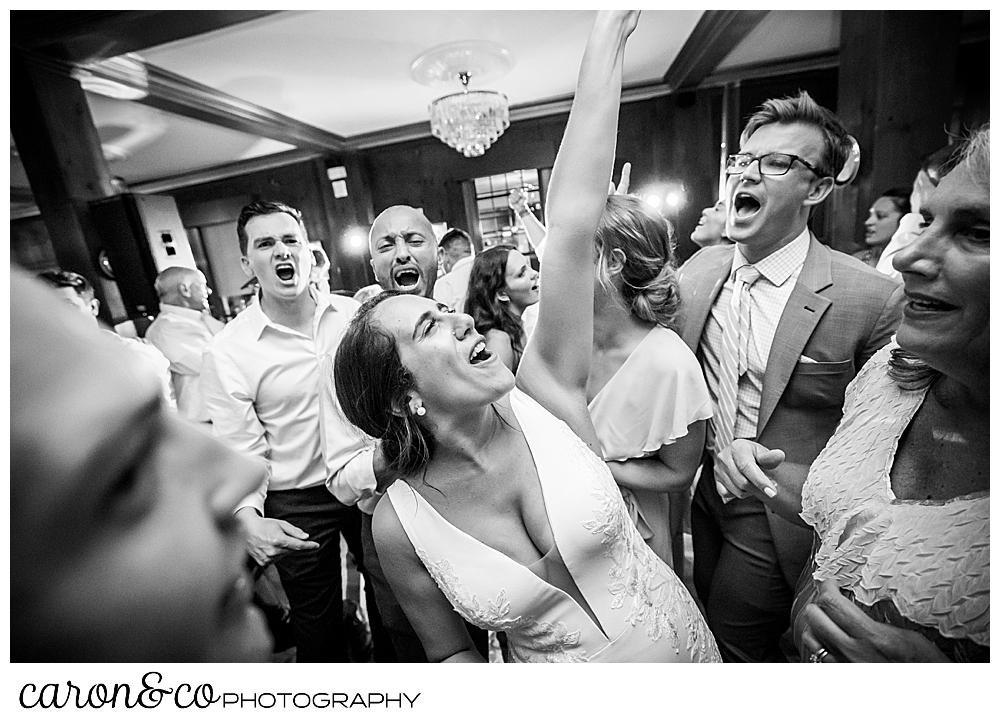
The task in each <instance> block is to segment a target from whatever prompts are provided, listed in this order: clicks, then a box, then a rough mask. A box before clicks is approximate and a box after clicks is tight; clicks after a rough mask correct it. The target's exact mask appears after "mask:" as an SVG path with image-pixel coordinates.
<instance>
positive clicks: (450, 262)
mask: <svg viewBox="0 0 1000 723" xmlns="http://www.w3.org/2000/svg"><path fill="white" fill-rule="evenodd" d="M438 249H439V251H440V253H441V261H442V264H441V265H442V267H443V268H444V270H445V275H444V276H442V277H441V278H440V279H438V280H437V283H436V284H434V299H435V300H437V301H440V302H441V303H442V304H446V305H447V306H448V308H450V309H454V310H455V311H463V312H464V311H465V298H466V296H468V293H469V274H471V273H472V262H473V261H474V260H475V255H474V254H473V253H472V239H470V238H469V234H467V233H466V232H465V231H463V230H462V229H460V228H452V229H448V231H446V232H445V234H444V236H442V237H441V242H440V243H439V244H438Z"/></svg>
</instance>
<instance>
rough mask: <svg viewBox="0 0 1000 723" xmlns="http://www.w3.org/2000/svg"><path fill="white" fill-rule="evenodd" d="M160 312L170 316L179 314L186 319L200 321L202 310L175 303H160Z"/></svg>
mask: <svg viewBox="0 0 1000 723" xmlns="http://www.w3.org/2000/svg"><path fill="white" fill-rule="evenodd" d="M160 313H161V314H170V315H171V316H179V317H181V318H182V319H187V320H188V321H197V322H199V323H201V319H202V314H203V312H201V311H198V310H197V309H189V308H188V307H186V306H176V305H175V304H164V303H161V304H160Z"/></svg>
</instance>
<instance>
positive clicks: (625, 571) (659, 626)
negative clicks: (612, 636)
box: [581, 442, 714, 658]
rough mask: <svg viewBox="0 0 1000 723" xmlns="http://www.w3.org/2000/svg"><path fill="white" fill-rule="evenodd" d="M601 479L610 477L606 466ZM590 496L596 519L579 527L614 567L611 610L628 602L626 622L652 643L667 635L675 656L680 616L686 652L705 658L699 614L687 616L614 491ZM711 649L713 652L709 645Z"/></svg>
mask: <svg viewBox="0 0 1000 723" xmlns="http://www.w3.org/2000/svg"><path fill="white" fill-rule="evenodd" d="M581 444H582V442H581ZM595 460H596V458H595ZM604 474H607V475H610V472H609V471H607V468H606V467H605V468H604ZM597 478H598V479H600V477H597ZM591 496H592V497H593V498H595V499H596V500H597V503H598V504H597V505H596V507H595V510H594V511H595V513H596V514H597V518H596V519H594V520H588V521H586V522H584V523H583V527H584V529H586V530H588V531H590V533H591V534H594V535H600V536H601V545H602V546H603V548H604V556H605V557H607V558H609V559H610V560H611V561H612V563H613V564H612V565H611V567H610V568H609V569H608V575H609V576H610V577H611V579H612V580H611V583H610V584H609V585H608V590H609V592H610V593H611V595H612V596H613V601H612V604H611V607H612V608H615V609H617V608H621V607H622V606H623V605H624V604H625V602H626V600H630V604H631V608H630V610H629V613H628V617H627V618H626V621H627V622H628V623H630V624H632V625H644V626H645V627H646V634H647V635H648V636H649V639H650V640H652V641H653V642H656V641H658V640H659V639H660V637H661V636H663V635H664V634H666V636H667V640H668V641H669V643H670V645H671V646H672V647H673V648H674V651H675V652H677V653H679V652H680V641H679V636H678V633H677V627H676V625H675V621H676V618H677V616H678V612H679V611H680V614H681V616H682V617H683V621H682V622H683V624H684V628H685V630H686V631H687V636H686V637H687V650H688V652H689V653H691V654H692V656H693V657H695V658H699V657H704V658H707V657H710V656H711V654H712V651H710V649H709V645H708V643H707V642H706V639H707V638H709V637H710V635H711V634H710V633H708V631H707V630H705V629H704V621H703V620H702V618H701V616H700V614H699V615H698V617H697V618H696V617H695V616H694V615H692V614H691V610H697V607H696V606H695V603H694V600H693V599H692V598H691V595H690V594H689V593H688V591H687V589H686V588H685V587H684V585H683V583H681V582H680V580H679V579H677V578H676V575H674V574H673V573H672V572H670V571H669V570H668V568H666V565H665V563H663V562H662V561H661V560H660V559H659V558H658V557H657V556H656V554H655V553H654V552H653V551H652V550H651V549H650V547H649V546H648V545H647V544H646V543H645V542H643V540H642V536H641V535H640V534H639V531H638V530H637V529H636V528H635V526H634V525H633V524H632V521H631V519H630V518H629V515H628V509H627V507H626V506H625V503H624V502H623V500H622V497H621V494H620V493H619V492H618V487H617V486H612V485H604V486H600V487H598V488H596V489H595V490H594V491H593V492H592V493H591ZM668 576H669V577H668ZM671 577H673V578H674V579H670V578H671ZM711 647H712V649H713V650H714V646H711ZM696 650H697V654H695V652H696Z"/></svg>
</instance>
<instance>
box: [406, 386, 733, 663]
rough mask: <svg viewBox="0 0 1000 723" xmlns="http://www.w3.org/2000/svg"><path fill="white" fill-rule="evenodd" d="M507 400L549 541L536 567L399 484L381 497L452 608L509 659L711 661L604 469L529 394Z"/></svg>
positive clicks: (688, 611) (705, 632)
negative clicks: (504, 647) (503, 639)
mask: <svg viewBox="0 0 1000 723" xmlns="http://www.w3.org/2000/svg"><path fill="white" fill-rule="evenodd" d="M510 399H511V407H512V408H513V410H514V414H515V415H516V417H517V421H518V423H519V424H520V426H521V429H522V430H523V432H524V436H525V438H526V439H527V442H528V446H529V448H530V449H531V454H532V456H533V457H534V460H535V465H536V468H537V470H538V478H539V480H540V484H541V487H542V495H543V499H544V501H545V509H546V513H547V515H548V521H549V525H550V527H551V529H552V535H553V538H554V540H555V545H554V547H553V549H552V550H551V551H550V552H549V554H548V555H546V558H543V559H542V560H539V561H538V562H536V563H534V564H532V565H531V567H525V566H524V565H521V564H520V563H517V562H515V561H514V560H512V559H510V558H509V557H507V556H506V555H504V554H503V553H501V552H498V551H497V550H494V549H493V548H491V547H489V546H487V545H485V544H483V543H482V542H480V541H478V540H477V539H475V538H473V537H471V536H470V535H468V534H466V533H465V532H463V531H461V530H460V529H458V528H457V527H455V526H454V525H452V524H451V523H450V522H448V521H447V520H446V519H445V518H444V517H442V516H441V515H440V514H439V513H438V512H437V511H436V510H435V509H434V508H433V507H432V506H431V505H430V504H428V503H427V502H426V501H425V500H424V499H423V498H422V497H421V496H420V494H419V492H417V491H416V490H414V489H413V488H411V487H410V486H409V485H408V484H406V483H405V482H403V481H401V480H400V481H396V482H395V483H394V484H393V485H392V486H391V487H390V488H389V491H388V496H389V500H390V501H391V503H392V505H393V508H394V509H395V511H396V514H397V516H398V517H399V521H400V523H401V524H402V526H403V529H404V530H405V531H406V534H407V535H408V537H409V539H410V542H411V543H412V544H413V547H414V549H415V550H416V552H417V555H418V556H419V557H420V559H421V561H422V562H423V564H424V566H425V567H426V568H427V570H428V572H429V573H430V574H431V576H432V577H433V578H434V580H435V582H437V584H438V587H440V588H441V590H442V592H444V594H445V596H446V597H447V598H448V600H449V601H450V602H451V604H452V605H453V606H454V607H455V610H457V611H458V612H459V613H460V614H461V615H462V617H464V618H465V619H466V620H468V621H469V622H470V623H472V624H473V625H476V626H478V627H480V628H483V629H486V630H492V631H504V632H505V633H506V635H507V641H508V646H509V652H510V657H511V658H512V660H513V661H516V662H720V658H719V652H718V649H717V648H716V645H715V640H714V638H713V637H712V634H711V632H709V629H708V626H707V625H706V624H705V620H704V618H702V616H701V613H700V612H699V610H698V607H697V606H696V605H695V602H694V600H693V599H692V598H691V595H690V594H689V593H688V591H687V589H686V588H685V587H684V585H683V583H682V582H681V581H680V580H679V579H678V578H677V576H676V575H675V574H674V572H673V571H672V570H671V569H670V568H669V567H668V566H667V565H666V564H665V563H664V562H663V561H662V560H660V558H658V557H657V556H656V555H655V554H654V553H653V551H652V550H650V548H649V547H648V546H647V545H646V544H645V543H644V542H643V540H642V537H641V536H640V534H639V531H638V530H637V529H636V527H635V525H634V524H633V523H632V521H631V520H630V519H629V514H628V511H627V509H626V507H625V503H624V502H623V501H622V496H621V492H620V491H619V489H618V485H616V484H615V481H614V478H613V477H612V476H611V472H610V470H609V469H608V467H607V465H606V464H604V462H602V461H601V460H600V459H599V458H598V457H597V456H596V455H595V454H594V453H593V452H592V451H591V450H590V449H589V448H588V447H587V445H586V444H584V442H583V441H582V440H581V439H580V438H579V437H577V436H576V434H574V433H573V431H572V430H571V429H570V428H569V427H568V426H567V425H566V424H565V423H564V422H562V421H561V420H559V419H557V418H556V417H554V416H553V415H552V414H550V413H549V412H548V411H547V410H546V409H544V408H543V407H542V406H541V405H539V404H538V403H537V402H536V401H534V400H533V399H532V398H531V397H529V396H528V395H526V394H524V393H523V392H521V391H519V390H517V389H515V390H514V391H513V392H511V396H510ZM539 573H544V577H543V576H541V575H540V574H539ZM547 580H557V581H559V580H562V581H565V584H562V585H560V586H559V587H557V586H555V585H553V584H551V583H550V582H548V581H547ZM565 588H570V590H569V592H567V590H566V589H565ZM573 588H575V589H573ZM574 596H576V597H574ZM580 598H582V600H583V602H585V605H581V604H580V602H579V601H578V600H579V599H580ZM588 608H589V611H588Z"/></svg>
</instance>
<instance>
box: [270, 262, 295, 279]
mask: <svg viewBox="0 0 1000 723" xmlns="http://www.w3.org/2000/svg"><path fill="white" fill-rule="evenodd" d="M274 274H275V276H277V277H278V278H279V279H281V280H282V281H291V280H292V279H293V278H295V267H294V266H292V265H291V264H278V265H277V266H275V267H274Z"/></svg>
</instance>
